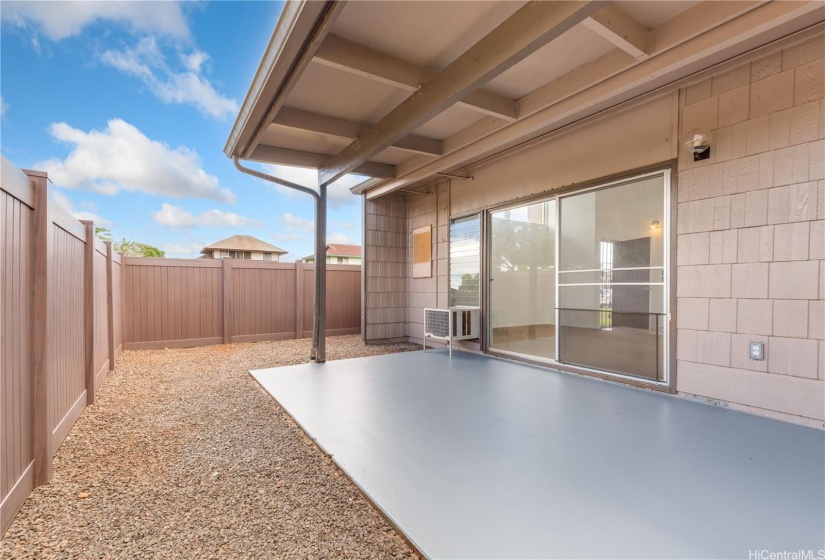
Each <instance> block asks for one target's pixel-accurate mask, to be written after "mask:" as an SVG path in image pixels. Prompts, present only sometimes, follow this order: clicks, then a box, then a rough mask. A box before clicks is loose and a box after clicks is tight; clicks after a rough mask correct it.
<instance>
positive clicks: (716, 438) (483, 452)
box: [251, 350, 825, 558]
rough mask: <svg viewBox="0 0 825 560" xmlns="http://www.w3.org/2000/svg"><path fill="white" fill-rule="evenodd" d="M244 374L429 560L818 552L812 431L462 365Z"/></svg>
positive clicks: (821, 466)
mask: <svg viewBox="0 0 825 560" xmlns="http://www.w3.org/2000/svg"><path fill="white" fill-rule="evenodd" d="M251 373H252V375H253V376H254V378H255V379H256V380H257V381H258V382H259V383H260V384H261V386H262V387H263V388H264V389H265V390H266V391H267V392H269V394H271V395H272V397H273V398H274V399H275V400H276V401H277V402H278V403H279V404H280V405H281V406H282V407H283V408H284V409H285V410H286V411H287V412H288V413H289V414H290V415H291V416H292V417H293V418H294V419H295V420H296V422H297V423H298V424H299V425H300V426H301V427H302V428H303V429H304V430H305V431H306V432H307V433H308V434H309V435H310V436H311V437H312V438H313V439H315V440H316V442H317V443H318V445H319V446H320V447H321V448H322V449H323V450H325V451H326V452H327V453H329V454H330V455H331V456H332V457H333V459H334V461H335V462H336V463H337V464H338V465H339V466H340V467H341V468H342V469H343V470H344V471H345V472H346V474H347V475H348V476H349V477H350V478H351V479H352V480H353V481H354V482H355V483H356V484H357V485H358V486H359V487H360V488H361V489H362V490H363V491H364V493H365V494H366V495H367V496H368V497H369V498H370V499H371V500H372V501H373V502H374V503H375V504H376V505H377V506H378V507H379V508H380V509H381V510H382V511H383V512H384V513H385V515H386V516H387V517H388V518H389V519H390V520H391V521H392V522H393V523H394V524H395V525H396V526H397V527H398V528H399V529H400V530H401V531H402V532H403V533H404V534H405V535H406V537H407V538H408V539H409V540H410V542H411V543H412V544H413V545H414V546H416V547H417V548H418V549H419V551H420V552H422V553H423V554H424V555H426V556H427V557H430V558H538V557H541V558H553V557H556V558H558V557H564V558H749V557H751V558H752V557H753V556H749V553H750V552H751V551H762V550H766V551H772V552H781V551H800V550H812V551H814V555H816V553H817V552H816V551H818V550H821V549H825V477H824V476H823V472H825V433H823V432H822V431H819V430H815V429H812V428H806V427H801V426H795V425H792V424H788V423H784V422H779V421H774V420H770V419H766V418H761V417H757V416H753V415H749V414H745V413H741V412H736V411H733V410H729V409H725V408H721V407H715V406H708V405H706V404H703V403H699V402H693V401H689V400H685V399H680V398H675V397H673V396H670V395H667V394H663V393H659V392H654V391H645V390H640V389H636V388H631V387H626V386H622V385H619V384H615V383H611V382H605V381H600V380H596V379H590V378H586V377H581V376H576V375H572V374H567V373H561V372H556V371H552V370H547V369H545V368H537V367H532V366H530V365H526V364H521V363H515V362H511V361H505V360H501V359H497V358H493V357H488V356H481V355H477V354H472V353H465V352H458V353H455V354H454V357H453V359H452V360H449V359H448V358H447V354H446V351H443V350H438V351H428V352H427V353H423V352H408V353H402V354H390V355H384V356H376V357H368V358H356V359H350V360H341V361H334V362H328V363H324V364H304V365H296V366H288V367H280V368H273V369H265V370H257V371H252V372H251ZM814 557H816V556H814Z"/></svg>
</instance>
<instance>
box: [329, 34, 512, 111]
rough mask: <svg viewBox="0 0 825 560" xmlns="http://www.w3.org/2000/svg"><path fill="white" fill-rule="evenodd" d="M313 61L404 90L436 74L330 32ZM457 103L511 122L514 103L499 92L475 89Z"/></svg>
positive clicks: (420, 84) (424, 81)
mask: <svg viewBox="0 0 825 560" xmlns="http://www.w3.org/2000/svg"><path fill="white" fill-rule="evenodd" d="M314 60H315V62H317V63H319V64H323V65H324V66H329V67H332V68H338V69H339V70H343V71H345V72H349V73H350V74H355V75H358V76H363V77H365V78H369V79H371V80H375V81H378V82H381V83H384V84H388V85H391V86H393V87H397V88H399V89H403V90H406V91H411V92H412V91H418V89H419V88H420V87H421V86H422V85H424V84H426V83H427V82H429V81H430V80H431V79H432V77H433V76H435V75H436V72H435V71H434V70H430V69H429V68H424V67H423V66H418V65H417V64H413V63H411V62H407V61H406V60H401V59H400V58H396V57H394V56H390V55H388V54H385V53H382V52H380V51H377V50H375V49H371V48H369V47H366V46H364V45H360V44H358V43H354V42H353V41H349V40H347V39H344V38H342V37H338V36H336V35H329V36H327V38H326V39H325V40H324V42H323V44H322V45H321V46H320V48H319V49H318V50H317V51H316V52H315V58H314ZM459 103H460V104H462V105H464V106H466V107H468V108H470V109H473V110H476V111H479V112H481V113H485V114H487V115H493V116H496V117H499V118H503V119H507V120H510V121H514V120H515V119H516V102H515V101H514V100H512V99H508V98H507V97H505V96H503V95H499V94H498V93H493V92H492V91H487V90H477V91H474V92H473V93H471V94H469V95H467V96H466V97H465V98H464V99H461V100H460V101H459Z"/></svg>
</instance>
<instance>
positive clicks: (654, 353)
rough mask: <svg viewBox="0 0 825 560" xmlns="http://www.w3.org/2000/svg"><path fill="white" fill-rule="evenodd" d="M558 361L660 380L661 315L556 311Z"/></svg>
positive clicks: (661, 356) (559, 309)
mask: <svg viewBox="0 0 825 560" xmlns="http://www.w3.org/2000/svg"><path fill="white" fill-rule="evenodd" d="M558 312H559V322H558V337H559V355H558V361H559V362H562V363H565V364H569V365H575V366H582V367H586V368H591V369H597V370H601V371H606V372H612V373H620V374H623V375H631V376H634V377H641V378H643V379H650V380H654V381H664V379H665V364H664V361H665V360H664V358H665V357H664V348H665V346H664V345H665V337H664V334H665V333H664V329H663V325H664V324H665V323H664V316H665V315H664V313H649V312H647V313H646V312H636V311H615V310H612V309H577V308H558Z"/></svg>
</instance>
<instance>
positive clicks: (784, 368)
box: [677, 36, 825, 426]
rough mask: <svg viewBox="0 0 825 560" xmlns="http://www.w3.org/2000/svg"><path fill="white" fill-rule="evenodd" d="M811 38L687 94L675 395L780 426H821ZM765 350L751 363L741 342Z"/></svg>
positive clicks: (821, 324)
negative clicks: (705, 144)
mask: <svg viewBox="0 0 825 560" xmlns="http://www.w3.org/2000/svg"><path fill="white" fill-rule="evenodd" d="M823 56H825V41H823V37H822V36H820V37H818V38H817V39H815V40H811V41H808V42H807V43H804V44H802V45H799V46H796V47H792V48H789V49H787V50H785V51H783V52H777V53H775V54H773V55H770V56H768V57H766V58H764V59H761V60H759V61H755V62H753V63H752V64H745V65H743V66H741V67H738V68H736V69H734V70H733V71H731V72H728V73H726V74H724V75H721V76H717V77H714V78H713V79H709V80H706V81H704V82H702V83H700V84H697V85H694V86H692V87H689V88H687V89H685V90H683V91H682V101H681V102H682V105H683V106H682V107H681V119H680V130H681V131H682V133H681V134H680V137H681V136H684V134H685V132H687V131H690V130H693V129H696V128H701V129H708V130H710V131H711V132H712V133H713V136H714V145H713V146H712V149H711V158H710V159H709V160H705V161H702V162H696V163H694V162H693V161H692V158H691V157H689V155H688V154H687V152H686V151H685V152H684V153H680V157H679V178H680V180H679V191H678V203H679V206H678V214H679V221H678V248H677V259H678V261H677V262H678V277H677V278H678V280H677V297H678V321H677V327H678V332H677V338H678V353H677V358H678V377H677V389H678V390H679V391H680V392H684V393H689V394H695V395H701V396H703V397H708V398H711V399H718V400H721V401H724V402H725V403H728V405H729V406H731V407H736V408H743V407H744V408H747V409H750V410H752V411H755V412H760V413H763V414H768V415H773V416H780V417H783V418H785V419H788V420H792V421H798V422H802V423H808V424H814V425H819V426H822V422H823V420H825V342H823V338H825V337H824V336H823V332H824V331H825V317H823V304H824V303H825V302H823V298H825V261H823V260H822V259H823V258H825V221H823V219H825V181H823V178H825V169H824V168H823V159H825V141H823V138H825V120H824V119H825V116H824V115H825V101H823V64H825V60H823ZM752 340H753V341H761V342H763V343H764V344H765V358H766V359H765V360H764V361H756V360H751V359H749V356H748V342H749V341H752Z"/></svg>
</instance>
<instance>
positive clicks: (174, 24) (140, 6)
mask: <svg viewBox="0 0 825 560" xmlns="http://www.w3.org/2000/svg"><path fill="white" fill-rule="evenodd" d="M2 19H3V20H6V21H10V22H12V23H13V24H14V25H17V26H19V27H24V28H25V27H27V26H28V24H33V26H34V27H36V28H37V29H38V30H42V32H43V34H45V35H46V37H48V38H49V39H51V40H52V41H60V40H62V39H66V38H67V37H72V36H74V35H77V34H79V33H80V32H81V31H82V30H83V28H84V27H86V26H87V25H91V24H93V23H95V22H99V21H109V22H115V23H119V24H122V25H125V26H127V27H128V28H129V29H130V30H131V31H132V32H145V33H154V34H156V35H166V36H171V37H176V38H187V37H189V26H188V25H187V22H186V17H185V16H184V14H183V10H182V7H181V4H179V3H177V2H133V1H131V2H94V1H87V2H80V1H78V2H32V1H28V2H6V1H4V2H3V10H2Z"/></svg>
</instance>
